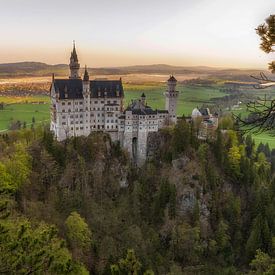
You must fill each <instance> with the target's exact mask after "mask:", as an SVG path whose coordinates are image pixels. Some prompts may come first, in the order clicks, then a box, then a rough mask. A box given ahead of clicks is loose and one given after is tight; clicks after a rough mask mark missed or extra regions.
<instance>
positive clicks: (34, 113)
mask: <svg viewBox="0 0 275 275" xmlns="http://www.w3.org/2000/svg"><path fill="white" fill-rule="evenodd" d="M33 117H34V118H35V123H36V124H38V123H42V122H48V121H49V119H50V112H49V103H46V104H32V103H14V104H10V105H7V106H6V107H5V108H4V110H0V132H3V131H5V130H7V129H8V127H9V125H10V124H11V123H12V121H17V120H20V121H21V122H26V123H27V126H30V125H31V124H32V119H33Z"/></svg>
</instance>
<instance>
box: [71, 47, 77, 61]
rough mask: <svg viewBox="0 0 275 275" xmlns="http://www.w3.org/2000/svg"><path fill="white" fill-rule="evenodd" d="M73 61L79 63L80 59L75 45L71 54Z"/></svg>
mask: <svg viewBox="0 0 275 275" xmlns="http://www.w3.org/2000/svg"><path fill="white" fill-rule="evenodd" d="M71 59H73V60H74V62H78V57H77V53H76V49H75V43H74V46H73V51H72V52H71Z"/></svg>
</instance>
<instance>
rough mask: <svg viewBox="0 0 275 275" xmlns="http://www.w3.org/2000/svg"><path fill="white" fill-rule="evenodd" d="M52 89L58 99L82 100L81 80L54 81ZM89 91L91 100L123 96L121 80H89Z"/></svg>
mask: <svg viewBox="0 0 275 275" xmlns="http://www.w3.org/2000/svg"><path fill="white" fill-rule="evenodd" d="M54 87H55V90H56V92H58V93H59V98H60V99H80V98H83V83H82V79H55V80H54ZM90 91H91V97H92V98H104V97H123V96H124V91H123V86H122V82H121V80H91V81H90Z"/></svg>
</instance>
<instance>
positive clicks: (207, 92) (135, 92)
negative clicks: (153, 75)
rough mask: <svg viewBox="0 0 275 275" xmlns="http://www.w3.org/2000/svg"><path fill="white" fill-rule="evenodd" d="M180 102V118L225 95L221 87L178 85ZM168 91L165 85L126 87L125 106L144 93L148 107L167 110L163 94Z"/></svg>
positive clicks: (178, 111) (178, 110)
mask: <svg viewBox="0 0 275 275" xmlns="http://www.w3.org/2000/svg"><path fill="white" fill-rule="evenodd" d="M177 89H178V91H179V100H178V108H177V113H178V115H179V116H181V115H183V114H184V115H185V116H189V115H190V114H191V112H192V110H193V109H194V108H195V107H197V106H201V105H202V104H203V103H208V104H212V103H211V102H210V99H211V98H214V97H223V96H225V94H224V93H222V92H220V91H219V86H213V87H211V88H208V87H195V86H187V87H186V86H182V85H178V87H177ZM165 90H166V86H165V85H157V86H156V85H154V86H153V85H134V86H132V85H125V106H126V107H127V104H129V103H130V102H131V99H135V98H139V97H140V96H141V94H142V93H143V92H144V93H145V95H146V100H147V103H148V105H150V106H151V107H152V108H156V109H164V108H165V98H164V95H163V93H164V92H165Z"/></svg>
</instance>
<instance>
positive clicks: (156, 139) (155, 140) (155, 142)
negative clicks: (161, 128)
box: [147, 132, 164, 159]
mask: <svg viewBox="0 0 275 275" xmlns="http://www.w3.org/2000/svg"><path fill="white" fill-rule="evenodd" d="M163 142H164V140H163V135H162V134H161V132H153V133H149V134H148V137H147V158H148V159H150V158H152V157H153V156H155V157H157V156H159V151H158V149H159V148H160V146H161V144H162V143H163Z"/></svg>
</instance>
